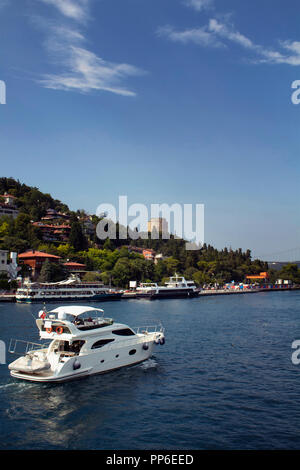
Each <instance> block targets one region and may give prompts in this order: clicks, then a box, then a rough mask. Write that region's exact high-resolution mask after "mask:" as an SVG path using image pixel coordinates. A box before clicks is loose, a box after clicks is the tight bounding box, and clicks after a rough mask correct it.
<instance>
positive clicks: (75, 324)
mask: <svg viewBox="0 0 300 470" xmlns="http://www.w3.org/2000/svg"><path fill="white" fill-rule="evenodd" d="M36 324H37V327H38V329H39V334H40V338H41V339H42V340H51V342H50V344H47V345H45V344H38V343H29V342H26V341H22V340H11V342H10V346H9V352H11V353H17V352H18V349H20V346H21V345H23V346H25V355H22V356H21V357H20V358H18V359H17V360H16V361H14V362H12V363H11V364H9V366H8V368H9V369H10V374H11V375H12V376H13V377H16V378H18V379H24V380H29V381H33V382H65V381H67V380H72V379H76V378H79V377H84V376H89V375H93V374H100V373H104V372H109V371H112V370H115V369H119V368H121V367H125V366H131V365H134V364H138V363H140V362H143V361H146V360H147V359H148V358H149V357H150V356H151V355H152V352H153V348H154V347H155V345H156V344H164V342H165V335H164V328H163V327H162V325H158V326H155V327H140V328H130V327H129V326H128V325H125V324H122V323H115V322H114V320H113V319H111V318H104V312H103V310H101V309H99V308H93V307H84V306H64V307H58V308H56V309H54V310H52V311H50V312H45V311H40V312H39V318H38V319H37V320H36Z"/></svg>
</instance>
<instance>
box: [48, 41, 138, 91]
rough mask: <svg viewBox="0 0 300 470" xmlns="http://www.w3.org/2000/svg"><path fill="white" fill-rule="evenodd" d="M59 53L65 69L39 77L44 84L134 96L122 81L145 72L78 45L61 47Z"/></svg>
mask: <svg viewBox="0 0 300 470" xmlns="http://www.w3.org/2000/svg"><path fill="white" fill-rule="evenodd" d="M57 52H59V53H60V56H61V57H60V61H59V62H60V63H61V64H65V71H62V72H61V73H59V74H48V75H45V76H44V77H43V79H41V80H40V83H41V84H42V85H43V86H44V87H46V88H52V89H54V90H66V91H72V90H73V91H80V92H83V93H88V92H90V91H93V90H103V91H109V92H112V93H115V94H118V95H123V96H135V94H136V93H135V92H133V91H130V90H128V89H127V88H124V87H123V86H121V83H122V81H123V80H124V79H126V78H127V77H130V76H134V75H140V74H141V73H142V71H141V70H140V69H138V68H137V67H134V66H132V65H129V64H116V63H112V62H108V61H105V60H103V59H101V58H100V57H98V56H97V55H96V54H94V53H93V52H91V51H89V50H87V49H85V48H82V47H78V46H75V45H70V46H69V48H68V49H67V50H66V51H64V50H63V49H62V48H60V51H57Z"/></svg>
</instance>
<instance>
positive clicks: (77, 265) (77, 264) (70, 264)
mask: <svg viewBox="0 0 300 470" xmlns="http://www.w3.org/2000/svg"><path fill="white" fill-rule="evenodd" d="M64 266H74V267H82V268H85V264H81V263H75V262H73V261H68V263H64Z"/></svg>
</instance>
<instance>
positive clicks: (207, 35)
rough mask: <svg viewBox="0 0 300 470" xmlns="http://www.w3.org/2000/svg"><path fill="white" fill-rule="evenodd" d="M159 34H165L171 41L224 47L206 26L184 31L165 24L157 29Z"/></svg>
mask: <svg viewBox="0 0 300 470" xmlns="http://www.w3.org/2000/svg"><path fill="white" fill-rule="evenodd" d="M157 35H158V36H165V37H167V38H168V39H169V40H170V41H173V42H180V43H182V44H187V43H189V42H192V43H194V44H197V45H199V46H204V47H224V45H223V44H222V43H221V42H220V41H219V40H218V39H217V38H216V36H215V35H214V34H212V33H211V32H210V31H209V30H208V28H207V27H206V26H203V27H201V28H194V29H186V30H183V31H176V30H175V29H174V28H173V27H172V26H164V27H161V28H159V29H158V30H157Z"/></svg>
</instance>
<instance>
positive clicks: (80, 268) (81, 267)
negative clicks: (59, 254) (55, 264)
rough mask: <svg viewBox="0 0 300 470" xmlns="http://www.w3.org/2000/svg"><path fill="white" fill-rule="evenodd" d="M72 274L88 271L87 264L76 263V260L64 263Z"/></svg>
mask: <svg viewBox="0 0 300 470" xmlns="http://www.w3.org/2000/svg"><path fill="white" fill-rule="evenodd" d="M63 265H64V266H65V268H67V270H68V271H69V272H70V274H80V273H81V274H83V273H84V272H85V271H86V265H85V264H82V263H76V262H75V261H67V262H66V263H64V264H63Z"/></svg>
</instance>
